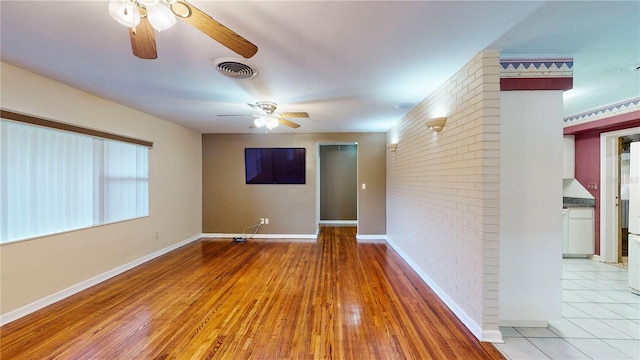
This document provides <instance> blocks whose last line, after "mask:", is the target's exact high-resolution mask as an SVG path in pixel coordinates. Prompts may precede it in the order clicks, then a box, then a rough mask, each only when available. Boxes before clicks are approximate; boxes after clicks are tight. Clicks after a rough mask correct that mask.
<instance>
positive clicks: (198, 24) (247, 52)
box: [171, 0, 258, 59]
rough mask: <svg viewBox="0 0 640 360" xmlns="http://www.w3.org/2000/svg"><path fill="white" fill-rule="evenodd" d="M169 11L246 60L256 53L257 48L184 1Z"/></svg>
mask: <svg viewBox="0 0 640 360" xmlns="http://www.w3.org/2000/svg"><path fill="white" fill-rule="evenodd" d="M171 10H172V11H173V13H174V14H175V15H176V16H177V17H179V18H181V19H182V20H184V21H186V22H188V23H189V24H191V26H193V27H195V28H196V29H198V30H200V31H202V32H203V33H205V34H207V35H209V37H211V38H212V39H213V40H215V41H217V42H219V43H220V44H222V45H224V46H226V47H228V48H229V49H231V50H232V51H234V52H236V53H238V54H240V55H242V56H243V57H245V58H247V59H248V58H250V57H252V56H253V55H255V53H256V52H258V47H257V46H255V45H254V44H252V43H251V42H249V41H248V40H247V39H245V38H243V37H242V36H240V35H238V34H236V33H235V32H234V31H233V30H231V29H229V28H228V27H226V26H224V25H222V24H220V23H219V22H217V21H215V20H214V19H213V18H212V17H211V16H209V15H207V14H206V13H204V12H203V11H202V10H200V9H198V8H197V7H195V6H193V5H191V4H189V3H188V2H186V1H184V0H178V1H176V2H174V3H172V4H171Z"/></svg>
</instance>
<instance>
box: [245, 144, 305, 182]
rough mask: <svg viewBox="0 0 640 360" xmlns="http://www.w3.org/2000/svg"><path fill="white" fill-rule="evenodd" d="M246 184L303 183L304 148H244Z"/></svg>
mask: <svg viewBox="0 0 640 360" xmlns="http://www.w3.org/2000/svg"><path fill="white" fill-rule="evenodd" d="M244 171H245V178H246V183H247V184H304V183H305V180H306V177H305V173H306V149H305V148H245V149H244Z"/></svg>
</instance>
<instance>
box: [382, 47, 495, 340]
mask: <svg viewBox="0 0 640 360" xmlns="http://www.w3.org/2000/svg"><path fill="white" fill-rule="evenodd" d="M499 57H500V54H499V52H498V51H485V52H481V53H479V54H478V55H476V56H475V57H474V58H473V59H472V60H471V61H470V62H469V63H468V64H467V65H465V66H464V67H463V68H462V69H461V70H460V71H459V72H458V73H456V74H455V75H454V76H453V77H451V79H449V80H448V81H447V82H446V83H444V84H443V85H442V86H441V87H440V88H439V89H438V90H436V91H435V92H434V93H433V94H431V95H430V96H429V97H428V98H426V99H425V100H424V101H422V102H421V103H420V104H418V105H417V106H416V107H415V108H414V109H412V110H411V111H410V112H409V113H408V114H407V115H406V116H405V117H404V118H403V119H402V120H401V121H399V122H398V123H397V124H395V125H394V126H393V127H392V128H391V129H390V130H389V131H388V133H387V139H388V142H392V141H393V142H396V141H397V142H398V148H397V151H396V152H395V154H394V153H391V152H389V153H388V155H387V235H388V239H389V242H390V243H391V244H392V245H393V246H394V247H395V248H396V249H398V250H399V251H400V252H401V253H403V255H404V256H405V257H408V259H407V260H408V261H409V262H410V263H412V264H413V265H414V267H418V269H417V270H418V271H419V272H421V273H422V274H423V275H425V276H426V277H427V278H428V282H431V285H432V287H434V288H437V289H436V290H437V291H438V292H439V295H441V297H444V298H445V301H446V302H448V305H449V306H450V307H451V308H452V309H453V310H454V311H455V312H456V314H457V315H458V316H459V317H460V318H461V319H462V320H463V322H465V324H466V325H467V327H469V328H470V329H471V330H472V332H474V334H475V335H476V336H477V337H479V338H482V333H483V332H484V331H487V330H489V331H492V330H497V329H498V325H497V324H498V278H499V277H498V260H499V251H498V249H499V246H498V245H499V243H498V230H499V221H500V218H499V211H500V208H499V191H500V186H499V174H500V149H499V137H500V136H499V131H500V64H499V61H500V59H499ZM437 116H446V117H447V123H446V125H445V126H444V129H443V130H442V131H441V132H440V133H435V132H432V131H431V130H429V129H428V128H427V127H426V126H425V121H426V120H428V119H429V118H432V117H437ZM410 237H411V241H410ZM425 276H423V277H425Z"/></svg>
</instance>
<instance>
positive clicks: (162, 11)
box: [147, 3, 178, 31]
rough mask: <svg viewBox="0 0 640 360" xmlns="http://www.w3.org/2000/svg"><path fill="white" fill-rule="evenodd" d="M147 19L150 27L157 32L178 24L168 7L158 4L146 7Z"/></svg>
mask: <svg viewBox="0 0 640 360" xmlns="http://www.w3.org/2000/svg"><path fill="white" fill-rule="evenodd" d="M147 17H148V18H149V22H150V23H151V26H153V28H154V29H156V30H157V31H162V30H166V29H168V28H170V27H172V26H173V25H175V24H176V22H178V20H176V17H175V16H174V15H173V13H172V12H171V10H169V8H168V7H166V6H164V5H162V4H158V3H156V5H154V6H150V7H147Z"/></svg>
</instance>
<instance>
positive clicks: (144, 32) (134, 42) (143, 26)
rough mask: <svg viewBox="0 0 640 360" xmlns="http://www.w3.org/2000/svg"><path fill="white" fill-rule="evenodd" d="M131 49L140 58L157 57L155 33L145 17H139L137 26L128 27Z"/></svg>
mask: <svg viewBox="0 0 640 360" xmlns="http://www.w3.org/2000/svg"><path fill="white" fill-rule="evenodd" d="M129 38H130V39H131V50H132V51H133V55H135V56H137V57H139V58H140V59H157V58H158V52H157V50H156V35H155V33H154V31H153V28H152V27H151V23H150V22H149V19H147V17H146V16H145V17H142V18H140V23H139V24H138V26H136V27H134V28H130V29H129Z"/></svg>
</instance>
